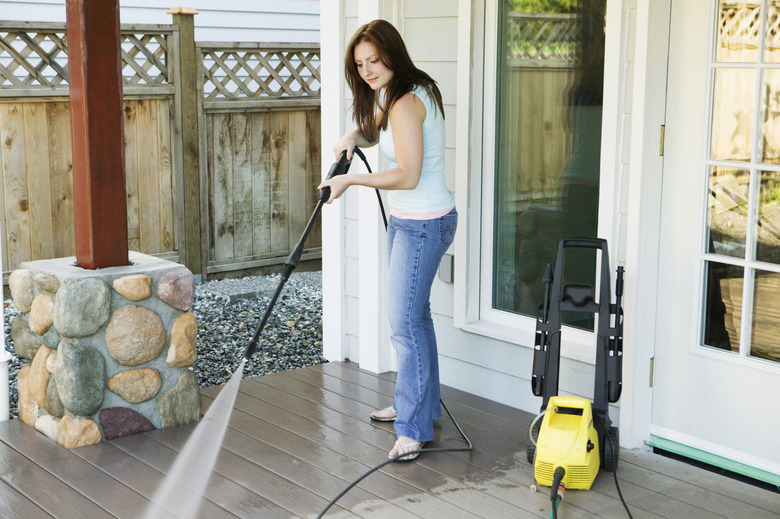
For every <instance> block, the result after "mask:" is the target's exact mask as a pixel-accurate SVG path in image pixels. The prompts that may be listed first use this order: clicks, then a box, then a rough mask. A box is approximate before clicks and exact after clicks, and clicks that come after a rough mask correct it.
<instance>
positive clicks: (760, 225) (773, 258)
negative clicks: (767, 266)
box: [756, 171, 780, 337]
mask: <svg viewBox="0 0 780 519" xmlns="http://www.w3.org/2000/svg"><path fill="white" fill-rule="evenodd" d="M760 179H761V180H760V186H761V187H760V193H759V195H758V218H757V219H756V260H758V261H765V262H767V263H774V264H777V265H780V172H777V171H762V172H761V173H760ZM778 317H779V318H780V314H778ZM778 337H780V336H778Z"/></svg>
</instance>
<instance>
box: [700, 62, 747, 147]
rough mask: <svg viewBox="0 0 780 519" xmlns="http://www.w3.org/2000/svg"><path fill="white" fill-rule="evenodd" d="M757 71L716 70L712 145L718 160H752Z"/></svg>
mask: <svg viewBox="0 0 780 519" xmlns="http://www.w3.org/2000/svg"><path fill="white" fill-rule="evenodd" d="M755 81H756V73H755V71H754V70H751V69H738V68H719V69H717V70H716V71H715V89H714V96H713V102H712V144H711V145H712V149H711V150H710V157H711V158H712V159H715V160H741V161H749V160H750V151H751V149H752V147H753V146H752V144H753V120H754V119H753V110H754V107H753V100H754V99H755V85H756V83H755Z"/></svg>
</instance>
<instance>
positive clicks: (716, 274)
mask: <svg viewBox="0 0 780 519" xmlns="http://www.w3.org/2000/svg"><path fill="white" fill-rule="evenodd" d="M706 273H707V275H706V278H705V279H706V283H707V284H706V286H705V287H704V298H705V299H704V302H705V304H704V307H705V308H704V345H705V346H710V347H712V348H718V349H721V350H728V351H733V352H735V353H738V352H739V331H740V326H741V320H742V283H743V280H744V269H743V268H742V267H735V266H733V265H725V264H723V263H715V262H709V261H708V262H707V267H706Z"/></svg>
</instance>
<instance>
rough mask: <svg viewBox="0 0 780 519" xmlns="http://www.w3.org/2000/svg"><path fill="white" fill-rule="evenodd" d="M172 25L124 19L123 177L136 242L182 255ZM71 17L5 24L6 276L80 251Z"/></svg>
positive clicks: (0, 186)
mask: <svg viewBox="0 0 780 519" xmlns="http://www.w3.org/2000/svg"><path fill="white" fill-rule="evenodd" d="M177 36H178V33H177V28H176V27H175V26H159V25H126V26H122V31H121V46H122V68H123V84H124V97H125V99H124V121H125V128H124V133H125V178H126V189H127V216H128V245H129V247H130V249H131V250H137V251H140V252H144V253H147V254H156V255H160V256H163V257H166V258H168V259H172V260H175V261H178V260H179V254H178V251H179V239H178V234H179V232H178V227H179V226H180V221H179V219H178V218H177V205H178V204H177V203H176V192H177V187H178V183H179V174H180V171H181V168H180V166H179V164H180V155H177V153H178V149H179V146H177V143H176V142H175V136H176V134H177V133H178V125H177V103H176V95H175V85H174V76H175V73H174V72H175V71H174V70H173V65H174V64H175V63H176V54H175V52H176V47H177V41H178V38H177ZM67 70H68V64H67V37H66V28H65V24H64V23H39V24H34V23H29V22H0V143H2V144H1V145H0V169H1V172H2V183H0V201H2V204H3V207H2V211H0V225H2V228H3V231H4V234H3V244H2V248H3V258H2V259H3V266H4V269H5V272H4V274H6V275H7V274H8V273H9V272H10V271H12V270H13V269H15V268H16V267H17V266H18V265H19V264H20V263H21V262H23V261H29V260H37V259H46V258H56V257H66V256H72V255H74V254H75V235H74V218H75V216H74V208H73V171H72V170H73V161H72V150H71V121H70V102H69V98H68V94H69V90H68V72H67Z"/></svg>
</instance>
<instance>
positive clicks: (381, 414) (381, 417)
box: [369, 406, 398, 422]
mask: <svg viewBox="0 0 780 519" xmlns="http://www.w3.org/2000/svg"><path fill="white" fill-rule="evenodd" d="M369 418H371V419H372V420H374V421H375V422H395V419H396V418H398V413H397V412H396V410H395V407H393V406H390V407H385V408H384V409H380V410H378V411H372V412H371V415H370V416H369Z"/></svg>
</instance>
